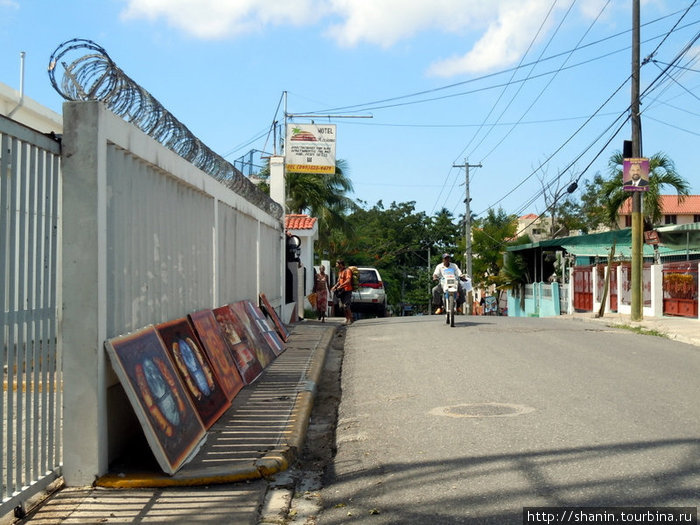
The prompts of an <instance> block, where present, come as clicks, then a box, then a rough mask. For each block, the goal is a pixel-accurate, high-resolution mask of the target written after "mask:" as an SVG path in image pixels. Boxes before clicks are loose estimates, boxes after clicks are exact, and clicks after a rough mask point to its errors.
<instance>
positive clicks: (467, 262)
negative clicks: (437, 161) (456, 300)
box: [453, 159, 482, 314]
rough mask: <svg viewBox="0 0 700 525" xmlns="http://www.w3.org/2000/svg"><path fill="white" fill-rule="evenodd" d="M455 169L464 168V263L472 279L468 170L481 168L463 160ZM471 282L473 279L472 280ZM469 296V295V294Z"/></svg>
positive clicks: (469, 300)
mask: <svg viewBox="0 0 700 525" xmlns="http://www.w3.org/2000/svg"><path fill="white" fill-rule="evenodd" d="M453 167H455V168H464V171H465V199H464V204H465V212H464V241H465V251H464V262H465V273H466V274H467V275H468V276H469V278H470V279H472V212H471V205H470V203H471V200H472V199H471V197H470V196H469V168H481V167H482V166H481V163H479V164H469V161H467V159H464V164H453ZM472 282H474V281H473V279H472ZM470 295H471V294H470ZM467 313H469V314H471V313H472V298H471V297H468V298H467Z"/></svg>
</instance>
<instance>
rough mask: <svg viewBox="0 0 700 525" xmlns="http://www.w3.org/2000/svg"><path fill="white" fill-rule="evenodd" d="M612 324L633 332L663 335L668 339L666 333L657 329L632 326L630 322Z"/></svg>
mask: <svg viewBox="0 0 700 525" xmlns="http://www.w3.org/2000/svg"><path fill="white" fill-rule="evenodd" d="M614 326H615V327H617V328H624V329H625V330H629V331H630V332H634V333H635V334H641V335H653V336H656V337H664V338H666V339H668V335H666V334H665V333H663V332H659V331H658V330H653V329H649V328H644V327H642V326H632V325H630V324H617V325H614Z"/></svg>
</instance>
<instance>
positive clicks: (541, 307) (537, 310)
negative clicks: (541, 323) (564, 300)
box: [508, 283, 561, 317]
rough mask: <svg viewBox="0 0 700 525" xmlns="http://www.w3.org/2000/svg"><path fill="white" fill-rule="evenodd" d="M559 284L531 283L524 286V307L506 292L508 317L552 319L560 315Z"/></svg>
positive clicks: (518, 299)
mask: <svg viewBox="0 0 700 525" xmlns="http://www.w3.org/2000/svg"><path fill="white" fill-rule="evenodd" d="M560 310H561V307H560V303H559V283H532V284H528V285H526V286H525V307H524V308H521V307H520V298H519V297H515V296H514V295H513V292H512V290H508V315H509V316H511V317H552V316H556V315H560Z"/></svg>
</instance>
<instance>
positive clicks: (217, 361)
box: [189, 310, 243, 401]
mask: <svg viewBox="0 0 700 525" xmlns="http://www.w3.org/2000/svg"><path fill="white" fill-rule="evenodd" d="M189 318H190V322H191V323H192V326H194V330H195V332H196V334H197V337H198V339H199V341H200V342H201V343H202V346H203V347H204V351H205V352H206V354H207V356H208V357H209V362H210V363H211V365H212V367H213V368H214V374H215V375H216V377H217V378H218V380H219V385H220V386H221V389H222V390H223V391H224V394H225V395H226V398H227V399H228V400H229V401H232V400H233V398H234V397H236V394H238V392H240V391H241V388H243V379H242V378H241V374H240V372H239V371H238V367H236V362H235V360H234V358H233V354H232V353H231V351H230V350H229V348H228V345H227V344H226V340H225V339H224V336H223V334H222V332H221V328H220V327H219V324H218V323H217V322H216V317H214V313H213V312H212V311H211V310H200V311H198V312H193V313H191V314H190V315H189Z"/></svg>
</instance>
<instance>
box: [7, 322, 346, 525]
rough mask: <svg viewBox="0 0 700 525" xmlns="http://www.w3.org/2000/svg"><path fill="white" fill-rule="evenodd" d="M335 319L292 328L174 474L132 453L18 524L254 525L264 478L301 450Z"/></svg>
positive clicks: (147, 456) (283, 467) (145, 456)
mask: <svg viewBox="0 0 700 525" xmlns="http://www.w3.org/2000/svg"><path fill="white" fill-rule="evenodd" d="M340 321H341V320H339V319H329V320H328V322H326V323H323V324H322V323H320V322H318V321H302V322H300V323H297V324H295V325H293V326H291V327H290V329H291V337H290V338H289V341H288V343H287V350H286V351H285V352H284V353H283V354H282V355H280V356H279V357H278V358H277V359H276V360H275V361H274V362H273V363H272V364H271V365H270V366H269V367H268V368H267V369H266V370H265V372H264V374H263V375H262V376H261V377H260V379H258V380H257V381H256V382H255V383H253V384H252V385H249V386H247V387H245V388H244V389H243V390H241V392H240V393H239V394H238V396H236V398H235V399H234V401H233V404H232V406H231V408H229V410H228V411H227V412H226V413H225V414H224V415H223V416H222V417H221V419H220V420H219V421H218V422H217V423H216V424H215V425H214V426H213V427H212V428H211V429H210V430H209V432H208V435H207V440H206V442H205V443H204V445H203V446H202V449H201V450H200V451H199V452H198V454H197V456H196V457H195V458H194V459H193V460H192V461H190V462H189V463H187V464H186V465H185V466H183V467H182V469H180V470H179V471H178V472H177V473H176V474H175V475H173V476H168V475H167V474H164V473H163V472H162V471H160V469H159V468H158V467H157V464H156V463H155V461H154V460H153V459H152V458H151V457H150V456H152V454H150V451H146V452H147V453H146V454H143V455H142V454H140V453H137V454H135V455H134V457H138V458H139V459H140V460H141V461H140V464H139V465H138V466H137V465H136V464H135V463H134V462H133V461H132V462H131V464H127V463H126V462H124V463H123V464H121V465H119V466H117V467H112V472H110V473H109V474H107V475H105V476H103V477H101V478H99V479H98V480H97V481H96V483H95V486H94V487H69V488H64V489H62V490H60V491H58V492H57V493H55V494H53V495H52V496H51V497H50V498H49V499H48V500H47V501H46V502H44V503H43V504H42V505H41V506H40V507H39V508H38V509H37V510H36V511H34V512H30V515H29V517H28V518H27V519H25V520H23V521H22V522H21V523H31V524H33V525H41V524H46V525H49V524H51V525H54V524H57V523H61V524H66V525H68V524H87V523H140V522H142V521H143V522H149V523H208V524H218V523H222V524H223V523H250V524H256V523H257V520H258V510H259V508H260V506H261V505H263V503H264V500H265V495H266V491H267V479H266V478H268V477H270V476H272V475H274V474H276V473H278V472H281V471H284V470H286V469H287V468H288V467H289V466H290V464H291V463H292V462H293V461H294V460H295V458H296V456H297V453H298V451H300V450H301V448H302V447H303V444H304V440H305V437H306V431H307V428H308V424H309V417H310V414H311V409H312V407H313V402H314V398H315V397H316V388H317V384H318V383H319V381H320V379H321V373H322V371H323V365H324V361H325V358H326V354H327V352H328V349H329V348H330V345H331V343H332V341H333V338H334V337H335V334H336V332H337V329H338V327H339V326H340ZM143 446H147V445H146V444H145V442H144V445H143ZM140 452H143V451H140ZM268 505H269V503H268ZM272 505H274V502H272ZM272 510H273V511H274V509H272ZM268 511H269V509H268ZM3 523H5V520H3ZM7 523H11V521H7Z"/></svg>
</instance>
